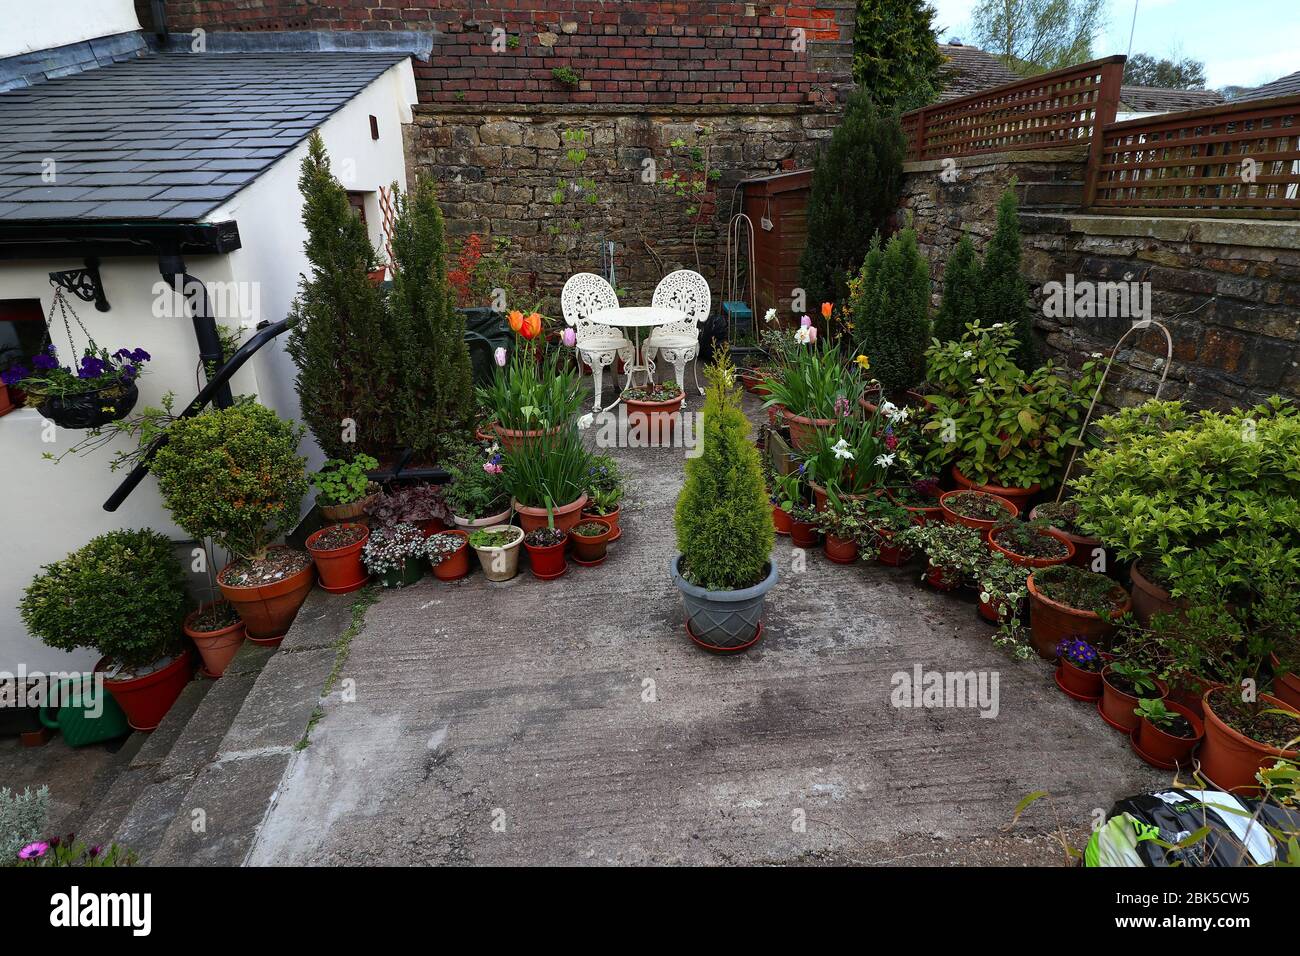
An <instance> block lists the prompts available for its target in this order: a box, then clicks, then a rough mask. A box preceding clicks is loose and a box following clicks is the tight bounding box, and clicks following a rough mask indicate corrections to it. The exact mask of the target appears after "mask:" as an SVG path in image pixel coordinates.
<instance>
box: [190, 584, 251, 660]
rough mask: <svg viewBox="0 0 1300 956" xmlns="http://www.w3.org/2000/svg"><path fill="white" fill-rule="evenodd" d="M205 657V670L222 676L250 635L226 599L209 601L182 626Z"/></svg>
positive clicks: (200, 655) (200, 654) (203, 657)
mask: <svg viewBox="0 0 1300 956" xmlns="http://www.w3.org/2000/svg"><path fill="white" fill-rule="evenodd" d="M182 630H184V631H185V635H186V636H187V637H188V638H189V639H190V640H192V641H193V642H194V646H195V647H197V648H198V650H199V657H201V658H202V659H203V673H204V675H205V676H207V677H211V678H214V679H215V678H218V677H220V676H221V675H222V674H224V673H225V672H226V668H227V667H229V666H230V662H231V661H232V660H234V657H235V655H236V654H237V653H238V652H239V646H240V645H241V644H243V643H244V637H245V636H246V633H245V629H244V622H243V621H241V620H240V619H239V615H238V614H236V613H235V609H234V608H233V607H231V606H230V605H229V604H228V603H227V602H225V601H209V602H208V603H207V604H204V605H203V606H202V607H200V608H198V609H197V610H195V611H191V612H190V613H189V615H188V616H187V617H186V618H185V623H184V625H183V626H182Z"/></svg>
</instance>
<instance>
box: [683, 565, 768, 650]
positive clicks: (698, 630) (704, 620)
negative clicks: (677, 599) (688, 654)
mask: <svg viewBox="0 0 1300 956" xmlns="http://www.w3.org/2000/svg"><path fill="white" fill-rule="evenodd" d="M681 561H682V556H681V555H680V554H675V555H673V558H672V560H671V561H670V562H669V563H668V571H669V573H670V574H671V575H672V579H673V584H675V585H677V590H679V591H681V592H682V604H683V606H684V607H685V608H686V619H687V620H688V621H689V622H690V625H691V633H692V634H694V635H695V638H696V640H698V641H700V642H701V643H704V644H709V645H712V646H713V647H716V648H718V649H719V650H724V651H725V650H734V649H736V648H739V647H743V646H744V645H746V644H748V643H749V642H750V641H752V640H753V639H754V637H755V636H756V635H757V634H758V623H759V619H760V618H762V616H763V599H764V598H765V597H767V592H768V591H770V590H772V587H773V585H775V584H776V577H777V575H776V562H775V561H771V560H769V561H768V565H767V568H768V571H767V577H766V578H764V579H763V580H762V581H760V582H758V584H755V585H754V586H753V587H749V588H743V589H742V590H739V591H707V590H705V589H704V588H702V587H698V586H696V585H694V584H691V583H690V582H689V581H687V580H686V579H685V578H683V577H682V574H681Z"/></svg>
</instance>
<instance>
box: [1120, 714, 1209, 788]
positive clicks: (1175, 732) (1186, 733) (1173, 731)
mask: <svg viewBox="0 0 1300 956" xmlns="http://www.w3.org/2000/svg"><path fill="white" fill-rule="evenodd" d="M1135 713H1136V714H1137V717H1138V727H1137V731H1136V733H1134V735H1133V750H1134V752H1136V753H1137V755H1138V756H1139V757H1141V758H1142V759H1143V760H1145V761H1146V762H1147V763H1149V764H1151V766H1153V767H1159V768H1160V769H1162V770H1174V769H1178V768H1185V767H1189V766H1190V765H1191V762H1192V751H1193V750H1195V749H1196V746H1197V744H1199V743H1200V742H1201V737H1202V736H1204V734H1205V728H1204V725H1203V724H1202V723H1201V718H1200V717H1199V716H1197V715H1196V714H1195V713H1194V712H1193V711H1192V710H1191V708H1189V707H1185V706H1184V705H1182V704H1175V703H1173V702H1171V701H1168V700H1161V699H1159V698H1151V697H1144V698H1142V699H1141V700H1139V701H1138V705H1137V708H1136V710H1135Z"/></svg>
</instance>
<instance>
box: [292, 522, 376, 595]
mask: <svg viewBox="0 0 1300 956" xmlns="http://www.w3.org/2000/svg"><path fill="white" fill-rule="evenodd" d="M369 537H370V529H369V528H367V527H366V526H365V525H362V524H334V525H330V526H329V527H328V528H321V529H320V530H319V531H317V532H316V533H315V534H313V535H311V536H310V537H309V538H308V539H307V542H306V544H307V551H308V553H309V554H311V557H312V560H313V561H315V562H316V573H317V574H319V575H320V586H321V588H322V589H323V590H326V591H329V592H330V593H331V594H348V593H350V592H352V591H356V590H358V589H360V588H363V587H365V585H366V582H367V581H369V580H370V575H369V574H367V573H366V568H365V565H363V564H362V563H361V549H362V548H363V547H365V544H366V539H367V538H369Z"/></svg>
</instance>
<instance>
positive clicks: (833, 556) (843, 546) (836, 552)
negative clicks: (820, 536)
mask: <svg viewBox="0 0 1300 956" xmlns="http://www.w3.org/2000/svg"><path fill="white" fill-rule="evenodd" d="M822 546H823V548H824V549H825V551H826V559H827V560H828V561H834V562H835V563H836V564H852V563H853V562H854V561H856V560H858V543H857V542H856V541H854V540H853V539H852V538H837V537H836V536H835V535H833V534H828V535H826V539H825V541H824V542H823V545H822Z"/></svg>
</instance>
